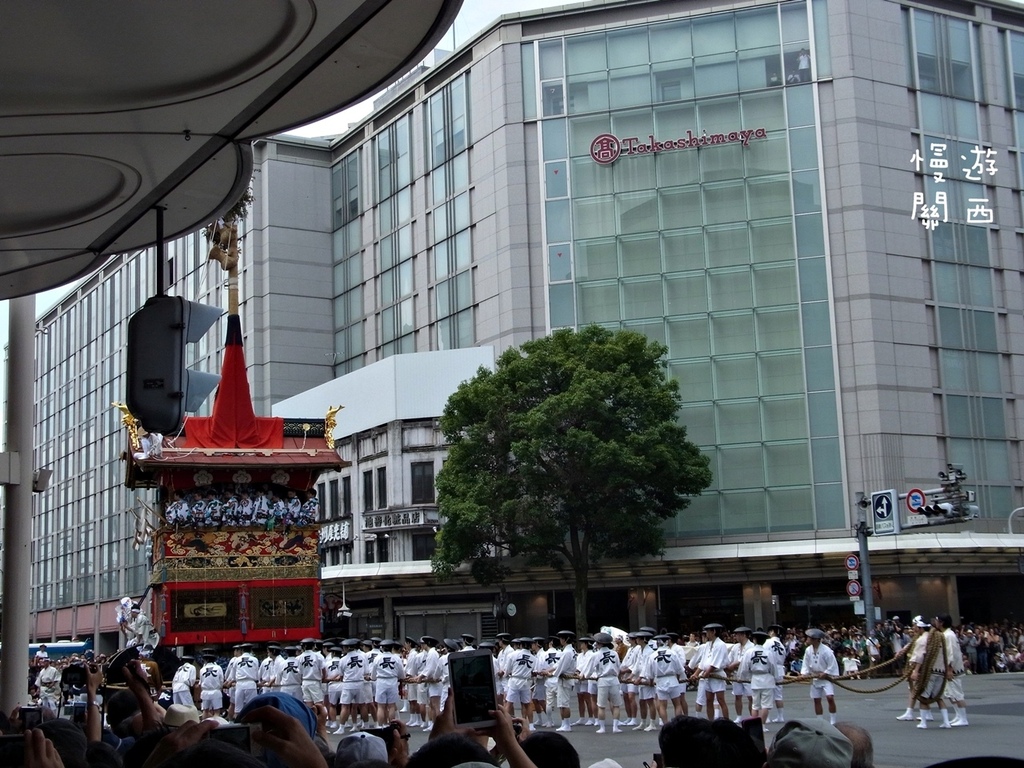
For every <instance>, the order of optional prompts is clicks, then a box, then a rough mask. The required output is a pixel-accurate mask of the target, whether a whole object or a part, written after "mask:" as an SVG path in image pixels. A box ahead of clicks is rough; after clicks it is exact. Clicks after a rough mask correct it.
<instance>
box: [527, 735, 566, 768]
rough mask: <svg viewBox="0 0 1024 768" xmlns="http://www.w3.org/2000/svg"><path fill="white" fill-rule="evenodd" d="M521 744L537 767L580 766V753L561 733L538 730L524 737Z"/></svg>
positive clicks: (559, 767)
mask: <svg viewBox="0 0 1024 768" xmlns="http://www.w3.org/2000/svg"><path fill="white" fill-rule="evenodd" d="M521 746H522V747H523V752H525V753H526V756H527V757H528V758H530V760H532V761H533V764H534V765H535V766H537V768H580V755H579V753H578V752H577V751H576V748H575V747H574V746H573V745H572V743H571V742H570V741H569V740H568V739H567V738H565V736H563V735H562V734H560V733H553V732H550V731H536V732H534V733H531V734H530V735H529V736H527V737H526V738H525V739H523V741H522V744H521Z"/></svg>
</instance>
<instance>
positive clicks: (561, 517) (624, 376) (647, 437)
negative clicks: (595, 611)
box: [433, 326, 711, 630]
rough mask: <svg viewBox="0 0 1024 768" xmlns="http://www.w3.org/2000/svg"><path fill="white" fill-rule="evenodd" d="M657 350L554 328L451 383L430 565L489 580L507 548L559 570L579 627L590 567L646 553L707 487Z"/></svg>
mask: <svg viewBox="0 0 1024 768" xmlns="http://www.w3.org/2000/svg"><path fill="white" fill-rule="evenodd" d="M666 351H667V349H666V348H665V346H664V345H662V344H658V343H656V342H651V341H649V340H648V339H647V338H646V337H644V336H642V335H641V334H638V333H634V332H631V331H617V332H612V331H609V330H606V329H603V328H600V327H597V326H590V327H587V328H584V329H582V330H580V331H578V332H577V331H572V330H560V331H556V332H555V333H554V334H552V335H551V336H548V337H545V338H542V339H537V340H534V341H529V342H526V343H525V344H523V345H522V347H521V348H519V349H516V348H512V349H509V350H507V351H506V352H505V353H504V354H502V355H501V356H500V357H499V358H498V361H497V365H496V367H495V370H494V371H489V370H486V369H483V368H481V369H480V370H479V371H478V373H477V375H476V377H475V378H473V379H472V380H470V381H468V382H465V383H464V384H463V385H462V386H460V387H459V389H458V390H457V391H456V392H455V394H453V395H452V396H451V398H450V399H449V400H448V403H447V405H446V407H445V410H444V414H443V415H442V417H441V429H442V431H443V433H444V436H445V439H446V441H447V443H448V445H449V453H448V458H447V460H446V461H445V464H444V467H443V469H442V470H441V471H440V472H439V474H438V477H437V491H438V504H439V507H440V512H441V516H442V517H443V518H444V525H443V526H442V528H441V531H440V532H439V534H438V537H437V551H436V553H435V555H434V559H433V568H434V571H435V573H437V574H438V575H439V576H441V577H444V576H447V575H450V574H451V572H452V571H453V570H454V569H455V568H457V567H458V566H459V565H461V564H462V563H464V562H466V561H470V562H471V567H472V573H473V576H474V578H476V580H477V581H479V582H480V583H482V584H491V583H495V582H497V581H500V580H501V579H502V578H503V577H504V576H505V575H506V574H507V566H506V564H505V563H506V560H507V558H508V557H522V558H526V561H527V562H528V563H529V564H539V565H548V566H552V567H554V568H566V567H568V568H569V569H571V571H572V574H573V577H574V582H575V584H574V585H575V590H574V591H575V595H576V618H577V627H578V628H580V629H581V630H585V627H586V615H585V606H586V588H587V576H588V572H589V568H590V565H591V564H592V563H594V562H596V561H598V560H600V559H603V558H632V557H638V556H643V555H656V554H660V553H661V552H662V550H663V548H664V534H663V532H662V523H663V521H665V520H666V519H668V518H671V517H673V516H674V515H675V514H676V513H677V512H679V511H680V510H682V509H684V508H685V507H686V506H687V505H688V504H689V499H688V498H687V497H688V496H692V495H696V494H699V493H700V492H701V490H703V489H704V488H706V487H707V486H708V485H709V484H710V482H711V471H710V469H709V468H708V459H707V457H706V456H704V455H702V454H701V453H700V451H699V450H698V448H697V446H696V445H694V444H693V443H691V442H690V441H689V440H687V439H686V430H685V428H684V427H683V426H681V425H679V424H678V423H677V422H676V416H677V412H678V410H679V404H680V399H679V393H678V385H677V383H676V382H675V381H674V380H673V379H670V378H668V377H666V375H665V363H664V361H663V357H664V355H665V353H666Z"/></svg>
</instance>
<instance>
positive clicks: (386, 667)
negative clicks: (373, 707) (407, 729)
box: [370, 640, 405, 728]
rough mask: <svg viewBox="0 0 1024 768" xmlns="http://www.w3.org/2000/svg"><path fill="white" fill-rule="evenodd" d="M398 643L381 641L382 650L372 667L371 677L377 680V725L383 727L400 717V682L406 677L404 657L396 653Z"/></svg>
mask: <svg viewBox="0 0 1024 768" xmlns="http://www.w3.org/2000/svg"><path fill="white" fill-rule="evenodd" d="M397 646H398V643H395V642H394V641H392V640H383V641H381V644H380V647H381V649H382V652H381V653H379V654H378V655H377V658H376V659H374V661H373V665H372V666H371V667H370V677H371V679H373V680H374V681H375V685H374V696H373V698H374V701H376V702H377V725H378V726H379V727H381V728H383V727H384V726H386V725H387V724H388V723H390V722H391V721H392V720H394V719H396V718H397V717H398V713H397V712H396V711H395V710H396V709H397V707H398V682H399V681H400V680H402V679H404V678H405V665H404V664H403V663H402V657H401V656H399V655H398V654H397V653H395V652H394V651H395V648H396V647H397Z"/></svg>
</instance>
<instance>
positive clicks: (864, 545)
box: [856, 503, 875, 637]
mask: <svg viewBox="0 0 1024 768" xmlns="http://www.w3.org/2000/svg"><path fill="white" fill-rule="evenodd" d="M856 531H857V545H858V548H859V549H860V583H861V586H862V587H863V590H862V592H861V594H862V598H863V600H864V637H870V636H871V633H872V632H873V631H874V629H875V595H874V589H873V588H872V586H871V559H870V557H869V552H868V508H867V505H866V504H863V503H858V504H857V528H856Z"/></svg>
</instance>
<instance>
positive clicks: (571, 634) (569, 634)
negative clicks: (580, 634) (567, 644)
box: [556, 629, 576, 637]
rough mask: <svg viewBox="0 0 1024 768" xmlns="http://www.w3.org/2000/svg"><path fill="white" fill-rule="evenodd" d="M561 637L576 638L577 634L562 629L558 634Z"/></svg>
mask: <svg viewBox="0 0 1024 768" xmlns="http://www.w3.org/2000/svg"><path fill="white" fill-rule="evenodd" d="M556 634H557V635H558V636H559V637H576V633H575V632H572V631H570V630H568V629H560V630H558V632H557V633H556Z"/></svg>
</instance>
